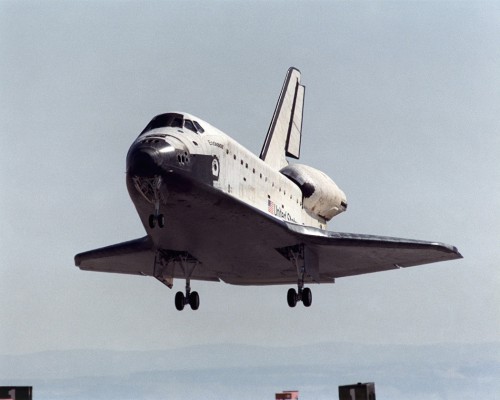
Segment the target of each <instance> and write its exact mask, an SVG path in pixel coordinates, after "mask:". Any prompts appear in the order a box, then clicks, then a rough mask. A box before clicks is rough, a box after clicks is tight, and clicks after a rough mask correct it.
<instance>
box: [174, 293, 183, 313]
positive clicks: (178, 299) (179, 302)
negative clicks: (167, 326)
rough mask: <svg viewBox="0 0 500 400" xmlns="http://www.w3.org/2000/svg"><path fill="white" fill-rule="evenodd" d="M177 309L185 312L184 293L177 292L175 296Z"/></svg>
mask: <svg viewBox="0 0 500 400" xmlns="http://www.w3.org/2000/svg"><path fill="white" fill-rule="evenodd" d="M175 308H177V310H179V311H182V310H184V293H182V292H177V293H176V294H175Z"/></svg>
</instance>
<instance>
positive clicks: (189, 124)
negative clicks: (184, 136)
mask: <svg viewBox="0 0 500 400" xmlns="http://www.w3.org/2000/svg"><path fill="white" fill-rule="evenodd" d="M166 127H171V128H179V129H182V128H185V129H189V130H191V131H193V132H195V133H203V132H204V129H203V128H202V127H201V125H200V124H199V123H198V122H196V121H191V120H189V119H184V116H183V115H182V114H176V113H167V114H160V115H157V116H156V117H154V118H153V119H152V120H151V122H150V123H149V124H148V125H147V126H146V127H145V128H144V130H143V131H142V132H141V135H142V134H143V133H145V132H148V131H151V130H153V129H157V128H166Z"/></svg>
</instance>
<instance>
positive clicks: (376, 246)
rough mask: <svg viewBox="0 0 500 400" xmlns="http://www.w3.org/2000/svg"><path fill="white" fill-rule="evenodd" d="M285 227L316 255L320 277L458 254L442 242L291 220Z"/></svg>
mask: <svg viewBox="0 0 500 400" xmlns="http://www.w3.org/2000/svg"><path fill="white" fill-rule="evenodd" d="M288 228H289V229H290V230H292V231H294V232H295V233H296V235H297V238H298V239H300V242H301V243H303V244H304V246H305V247H306V248H307V249H309V251H311V252H312V253H313V255H314V256H315V258H313V259H317V267H316V268H318V270H319V275H320V277H321V280H324V279H327V278H331V279H335V278H340V277H344V276H352V275H360V274H367V273H371V272H380V271H387V270H391V269H398V268H406V267H413V266H416V265H422V264H430V263H435V262H440V261H448V260H455V259H459V258H462V255H461V254H460V253H459V252H458V250H457V248H456V247H453V246H449V245H447V244H444V243H438V242H429V241H422V240H412V239H403V238H394V237H386V236H374V235H362V234H353V233H341V232H324V231H321V230H319V229H315V228H305V227H301V226H297V225H293V224H288ZM312 267H313V269H314V265H313V266H312Z"/></svg>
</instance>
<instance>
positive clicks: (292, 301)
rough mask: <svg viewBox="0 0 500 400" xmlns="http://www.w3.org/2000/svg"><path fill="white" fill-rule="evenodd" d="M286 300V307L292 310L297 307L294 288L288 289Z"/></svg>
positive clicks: (296, 296)
mask: <svg viewBox="0 0 500 400" xmlns="http://www.w3.org/2000/svg"><path fill="white" fill-rule="evenodd" d="M286 300H287V302H288V305H289V306H290V307H292V308H293V307H295V306H296V305H297V300H298V295H297V291H296V290H295V289H294V288H290V289H288V293H287V296H286Z"/></svg>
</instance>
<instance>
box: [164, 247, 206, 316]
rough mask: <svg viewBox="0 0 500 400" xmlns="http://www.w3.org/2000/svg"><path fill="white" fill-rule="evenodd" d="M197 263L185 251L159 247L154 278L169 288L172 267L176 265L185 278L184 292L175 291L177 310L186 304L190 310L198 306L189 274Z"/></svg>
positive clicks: (197, 299) (171, 284)
mask: <svg viewBox="0 0 500 400" xmlns="http://www.w3.org/2000/svg"><path fill="white" fill-rule="evenodd" d="M199 263H200V262H199V261H198V260H197V259H196V258H195V257H193V256H192V255H191V254H189V253H188V252H186V251H174V250H163V249H161V250H159V251H158V252H157V255H156V258H155V273H154V276H155V278H156V279H158V280H159V281H160V282H161V283H163V284H164V285H166V286H167V287H169V288H170V289H171V288H172V287H173V282H174V278H173V277H174V275H175V271H174V269H175V268H176V266H179V267H180V269H181V270H182V272H183V274H184V278H185V279H186V290H185V292H184V293H183V292H177V293H176V294H175V308H176V309H177V310H179V311H182V310H184V307H185V306H187V305H189V306H190V307H191V309H192V310H197V309H198V308H199V307H200V296H199V295H198V292H191V276H192V275H193V272H194V270H195V268H196V267H197V266H198V264H199Z"/></svg>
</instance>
